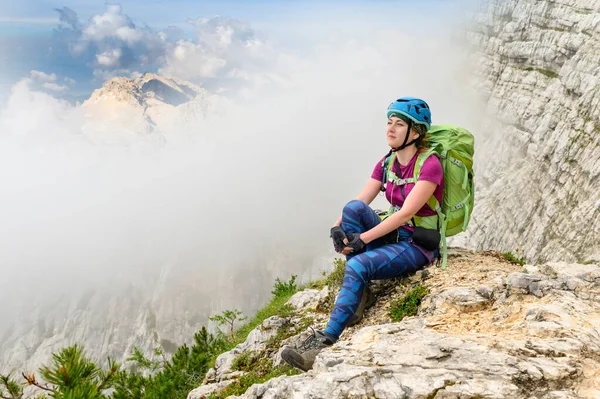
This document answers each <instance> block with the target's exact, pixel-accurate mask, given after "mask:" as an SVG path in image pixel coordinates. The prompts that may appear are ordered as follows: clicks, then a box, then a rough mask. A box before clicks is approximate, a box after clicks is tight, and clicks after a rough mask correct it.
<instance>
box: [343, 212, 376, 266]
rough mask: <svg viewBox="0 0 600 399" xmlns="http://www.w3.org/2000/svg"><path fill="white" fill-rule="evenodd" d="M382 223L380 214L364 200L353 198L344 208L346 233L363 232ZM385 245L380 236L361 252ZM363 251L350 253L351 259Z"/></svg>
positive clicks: (348, 257)
mask: <svg viewBox="0 0 600 399" xmlns="http://www.w3.org/2000/svg"><path fill="white" fill-rule="evenodd" d="M379 223H381V218H380V217H379V215H378V214H377V213H376V212H375V211H374V210H373V209H371V207H370V206H369V205H367V204H366V203H365V202H363V201H359V200H352V201H350V202H348V203H347V204H346V206H345V207H344V209H343V210H342V226H341V227H342V230H344V233H346V234H361V233H364V232H365V231H368V230H371V229H372V228H373V227H375V226H377V225H378V224H379ZM382 245H383V240H382V239H380V238H378V239H376V240H373V241H372V242H370V243H368V244H367V245H366V247H365V249H363V251H361V252H365V251H370V250H373V249H375V248H379V247H380V246H382ZM361 252H357V253H354V254H351V255H348V256H347V257H346V259H350V258H352V257H354V256H356V255H358V254H360V253H361Z"/></svg>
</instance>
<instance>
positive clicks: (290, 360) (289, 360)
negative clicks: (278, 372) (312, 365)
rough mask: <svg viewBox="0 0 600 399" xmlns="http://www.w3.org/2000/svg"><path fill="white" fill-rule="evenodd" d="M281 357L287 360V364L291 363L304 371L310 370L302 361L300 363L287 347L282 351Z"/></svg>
mask: <svg viewBox="0 0 600 399" xmlns="http://www.w3.org/2000/svg"><path fill="white" fill-rule="evenodd" d="M281 358H282V359H283V361H284V362H286V363H287V364H289V365H290V366H292V367H295V368H297V369H298V370H302V371H304V372H306V371H308V370H310V369H306V368H304V367H303V366H304V365H303V364H302V363H298V362H297V361H296V359H295V357H294V356H293V354H292V353H290V352H289V351H288V350H287V349H284V350H283V352H281Z"/></svg>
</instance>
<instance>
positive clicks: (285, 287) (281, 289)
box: [271, 275, 298, 298]
mask: <svg viewBox="0 0 600 399" xmlns="http://www.w3.org/2000/svg"><path fill="white" fill-rule="evenodd" d="M297 277H298V276H295V275H293V276H292V278H290V281H288V282H287V283H286V282H283V281H281V280H280V279H279V277H278V278H276V279H275V285H274V286H273V290H272V291H271V294H273V297H275V298H278V297H282V296H288V295H291V294H294V293H296V292H297V291H298V286H297V285H296V278H297Z"/></svg>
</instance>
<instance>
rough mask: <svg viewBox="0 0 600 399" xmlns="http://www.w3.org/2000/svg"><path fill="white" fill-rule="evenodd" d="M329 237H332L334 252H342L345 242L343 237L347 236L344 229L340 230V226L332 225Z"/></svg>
mask: <svg viewBox="0 0 600 399" xmlns="http://www.w3.org/2000/svg"><path fill="white" fill-rule="evenodd" d="M329 237H331V238H332V239H333V248H334V249H335V252H342V249H344V247H345V246H346V244H344V238H347V237H346V233H344V230H342V228H341V227H340V226H333V227H332V228H331V233H330V234H329Z"/></svg>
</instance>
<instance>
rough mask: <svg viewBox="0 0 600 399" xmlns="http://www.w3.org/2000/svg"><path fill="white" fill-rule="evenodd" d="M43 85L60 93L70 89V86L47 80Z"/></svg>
mask: <svg viewBox="0 0 600 399" xmlns="http://www.w3.org/2000/svg"><path fill="white" fill-rule="evenodd" d="M42 87H43V88H45V89H48V90H52V91H56V92H59V93H64V92H66V91H69V88H68V87H67V86H61V85H59V84H56V83H49V82H46V83H44V84H42Z"/></svg>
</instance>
